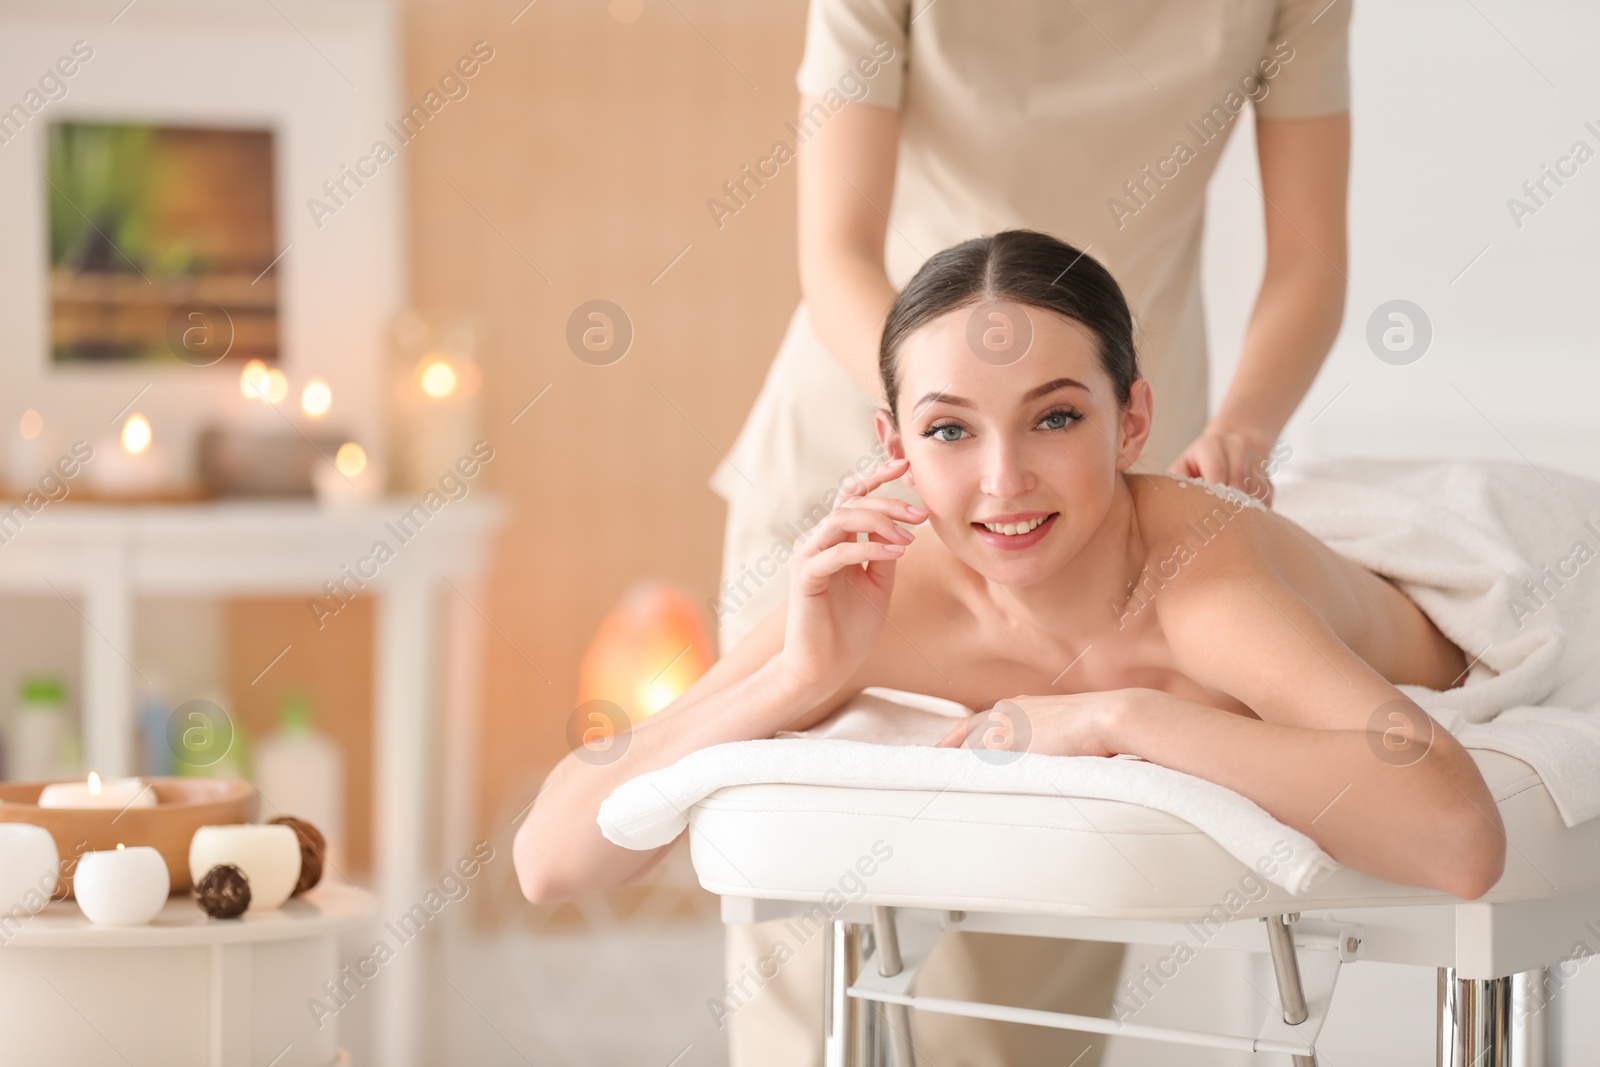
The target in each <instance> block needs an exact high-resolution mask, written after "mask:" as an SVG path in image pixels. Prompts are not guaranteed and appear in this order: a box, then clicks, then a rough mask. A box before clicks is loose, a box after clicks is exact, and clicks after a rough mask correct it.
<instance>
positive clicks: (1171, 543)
mask: <svg viewBox="0 0 1600 1067" xmlns="http://www.w3.org/2000/svg"><path fill="white" fill-rule="evenodd" d="M1128 486H1129V489H1130V490H1131V491H1132V493H1133V500H1134V508H1135V515H1136V516H1137V521H1138V524H1139V535H1140V537H1141V538H1142V539H1143V541H1144V543H1145V549H1146V553H1147V558H1146V565H1147V566H1149V567H1151V568H1153V569H1166V570H1171V569H1172V568H1173V567H1174V566H1188V565H1190V564H1194V563H1201V562H1204V563H1205V564H1206V566H1205V567H1204V570H1205V571H1206V572H1207V573H1210V574H1219V573H1223V572H1238V571H1239V570H1240V569H1241V568H1242V569H1245V570H1254V569H1258V568H1260V567H1263V566H1269V565H1270V564H1271V562H1272V557H1273V556H1274V555H1275V553H1273V552H1272V551H1271V548H1272V546H1273V545H1274V544H1275V543H1277V542H1279V541H1281V540H1282V539H1284V538H1286V537H1293V536H1294V535H1293V534H1292V533H1290V531H1289V530H1287V529H1285V528H1284V524H1285V523H1288V520H1286V519H1283V518H1282V516H1277V515H1274V514H1273V513H1272V512H1271V511H1269V510H1268V509H1267V508H1266V506H1265V505H1263V504H1262V503H1261V502H1260V501H1259V500H1256V499H1255V498H1254V497H1252V496H1250V495H1249V494H1248V493H1245V492H1243V491H1242V490H1239V489H1235V488H1232V487H1231V486H1226V485H1221V484H1218V483H1214V482H1204V481H1201V480H1200V479H1198V478H1177V477H1173V476H1171V475H1165V474H1155V475H1148V474H1146V475H1137V474H1136V475H1129V477H1128ZM1288 525H1289V526H1293V524H1292V523H1288ZM1296 529H1298V527H1296Z"/></svg>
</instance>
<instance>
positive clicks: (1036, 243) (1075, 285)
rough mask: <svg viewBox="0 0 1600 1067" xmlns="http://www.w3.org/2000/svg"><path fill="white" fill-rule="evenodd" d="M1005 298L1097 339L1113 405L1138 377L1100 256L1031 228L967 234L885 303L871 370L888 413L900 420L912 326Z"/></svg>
mask: <svg viewBox="0 0 1600 1067" xmlns="http://www.w3.org/2000/svg"><path fill="white" fill-rule="evenodd" d="M991 300H1007V301H1011V302H1013V303H1017V304H1023V305H1026V306H1029V307H1036V308H1040V309H1042V310H1044V311H1053V312H1055V313H1056V314H1058V315H1061V316H1063V317H1064V318H1068V319H1071V320H1073V321H1074V322H1078V323H1080V324H1082V325H1083V326H1084V327H1085V328H1086V329H1088V330H1089V332H1090V333H1092V334H1094V335H1095V337H1096V338H1097V339H1098V340H1099V350H1100V364H1101V366H1102V367H1104V368H1105V372H1106V374H1107V375H1108V376H1110V378H1111V383H1112V387H1113V388H1114V390H1115V392H1116V396H1117V401H1118V403H1121V404H1126V403H1127V402H1128V398H1129V396H1130V393H1131V389H1132V386H1133V383H1134V382H1135V381H1136V380H1138V378H1139V360H1138V356H1137V354H1136V352H1135V350H1134V343H1133V316H1132V314H1131V313H1130V312H1129V310H1128V302H1127V300H1126V299H1124V298H1123V295H1122V289H1121V287H1120V286H1118V285H1117V281H1116V279H1115V278H1113V277H1112V276H1111V272H1110V271H1108V270H1106V268H1105V267H1104V266H1102V265H1101V264H1100V261H1099V260H1097V259H1095V258H1094V257H1093V256H1091V255H1089V254H1088V253H1086V252H1080V251H1079V250H1078V249H1076V248H1073V247H1072V246H1071V245H1069V244H1067V243H1066V242H1064V241H1060V240H1057V239H1056V238H1054V237H1051V236H1050V235H1049V234H1047V233H1039V232H1038V231H1036V230H1004V231H1002V232H1000V233H996V234H989V235H986V236H983V237H974V238H973V239H972V240H970V241H963V242H961V243H960V244H958V245H955V246H953V247H950V248H946V249H945V250H944V251H942V252H939V253H937V254H935V255H933V256H931V257H929V259H928V261H927V262H926V263H924V264H923V265H922V268H921V269H920V270H918V271H917V273H916V275H915V276H914V277H913V278H912V279H911V280H910V281H909V282H907V283H906V286H905V288H904V289H902V290H900V294H899V295H898V296H896V297H895V300H894V304H893V305H892V306H891V307H890V308H889V315H888V318H887V319H886V320H885V321H884V324H883V337H882V339H881V340H880V341H879V343H878V373H879V375H880V376H881V377H882V379H883V391H884V395H885V396H886V397H888V399H889V415H890V417H891V418H892V419H894V421H895V425H897V426H898V425H899V423H900V412H899V405H898V403H897V401H896V396H895V394H896V393H897V392H898V390H899V385H900V382H899V378H900V374H899V362H898V358H899V351H900V346H901V345H902V344H903V343H904V342H905V339H906V338H907V337H909V336H910V335H911V334H912V333H913V332H914V331H915V330H917V329H918V328H920V327H922V326H925V325H926V324H927V323H929V322H931V321H932V320H933V319H936V318H938V317H939V316H940V315H943V314H945V313H946V312H949V311H955V310H957V309H959V308H963V307H968V306H972V305H976V304H980V303H983V302H986V301H991Z"/></svg>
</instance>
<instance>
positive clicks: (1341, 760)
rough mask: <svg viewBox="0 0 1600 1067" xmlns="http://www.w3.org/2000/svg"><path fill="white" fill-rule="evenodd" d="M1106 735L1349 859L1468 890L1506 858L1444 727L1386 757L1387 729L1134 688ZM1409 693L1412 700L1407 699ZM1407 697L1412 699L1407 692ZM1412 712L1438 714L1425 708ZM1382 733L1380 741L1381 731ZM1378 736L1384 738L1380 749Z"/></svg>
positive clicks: (1404, 881)
mask: <svg viewBox="0 0 1600 1067" xmlns="http://www.w3.org/2000/svg"><path fill="white" fill-rule="evenodd" d="M1126 695H1127V698H1128V699H1127V700H1126V701H1125V702H1124V703H1123V704H1122V709H1121V711H1120V712H1119V713H1117V714H1114V715H1112V716H1111V717H1110V723H1111V725H1110V728H1109V730H1108V732H1107V737H1106V744H1107V745H1108V746H1109V747H1110V748H1111V749H1112V750H1113V751H1118V752H1131V753H1134V754H1135V755H1138V756H1142V757H1143V758H1145V759H1147V760H1149V761H1150V762H1152V763H1159V764H1161V765H1162V766H1163V767H1171V768H1172V769H1174V770H1179V771H1183V772H1184V773H1186V774H1192V775H1194V776H1196V777H1198V778H1204V779H1206V780H1208V781H1212V782H1216V783H1217V784H1218V785H1222V786H1226V787H1227V788H1229V789H1232V790H1233V791H1234V792H1236V793H1240V794H1242V795H1244V796H1247V797H1249V798H1250V799H1251V800H1253V801H1255V802H1256V804H1258V805H1260V807H1261V808H1262V809H1264V810H1265V811H1267V812H1268V813H1270V814H1271V815H1272V817H1273V818H1275V819H1277V820H1278V821H1279V822H1281V823H1284V824H1286V825H1288V826H1292V827H1294V828H1295V829H1296V830H1299V831H1300V832H1301V833H1304V834H1305V835H1307V836H1308V837H1310V838H1311V839H1312V840H1314V841H1316V842H1317V843H1318V844H1319V845H1321V846H1322V848H1323V849H1324V850H1325V851H1326V852H1327V853H1328V854H1329V855H1330V856H1332V857H1333V858H1334V859H1336V860H1338V861H1339V862H1340V863H1343V864H1345V865H1346V866H1349V867H1354V868H1355V869H1357V870H1360V871H1363V872H1365V873H1367V874H1371V875H1373V876H1375V877H1378V878H1382V879H1385V880H1386V881H1391V882H1398V883H1400V884H1401V885H1417V886H1428V887H1430V888H1433V889H1439V890H1442V891H1444V892H1446V893H1451V894H1453V895H1455V896H1458V897H1461V898H1462V899H1464V900H1472V899H1474V898H1476V897H1480V896H1482V895H1483V894H1484V893H1487V892H1488V891H1489V890H1490V889H1492V888H1493V887H1494V884H1495V883H1496V882H1497V881H1499V880H1500V874H1501V872H1502V870H1503V869H1504V866H1505V852H1506V843H1505V829H1504V826H1503V824H1502V823H1501V821H1500V812H1499V809H1498V808H1497V807H1496V806H1495V803H1494V799H1493V797H1491V796H1490V795H1489V790H1488V788H1487V787H1486V786H1485V785H1484V782H1483V777H1482V775H1480V774H1479V773H1478V770H1477V766H1476V765H1475V764H1474V763H1473V762H1472V758H1471V757H1470V756H1469V755H1468V754H1467V752H1466V750H1465V749H1463V748H1462V747H1461V745H1460V743H1459V742H1457V741H1456V739H1455V738H1453V737H1451V736H1450V735H1449V734H1448V733H1446V732H1445V730H1444V729H1443V728H1442V727H1439V726H1438V725H1437V724H1433V725H1432V729H1431V734H1432V738H1431V742H1430V740H1429V739H1428V733H1429V728H1428V726H1427V725H1423V732H1422V736H1421V737H1419V738H1416V739H1415V740H1413V741H1411V742H1409V744H1408V745H1402V744H1401V743H1400V742H1399V741H1398V740H1395V741H1393V742H1391V744H1392V750H1393V751H1395V752H1397V753H1398V752H1404V751H1405V748H1406V747H1410V746H1414V747H1413V748H1412V754H1417V753H1422V752H1424V751H1425V752H1426V754H1425V755H1420V756H1418V757H1417V762H1416V763H1408V762H1406V761H1407V760H1409V759H1410V758H1412V754H1408V755H1405V756H1403V757H1397V756H1390V757H1389V758H1388V759H1385V758H1380V757H1379V756H1377V755H1376V748H1381V747H1382V746H1383V745H1384V744H1385V740H1384V735H1383V734H1382V733H1381V732H1380V733H1376V734H1369V732H1367V731H1365V730H1360V729H1339V730H1330V729H1311V728H1305V727H1296V726H1284V725H1281V724H1279V723H1275V722H1267V721H1261V720H1257V719H1249V718H1246V717H1244V716H1242V715H1235V714H1233V713H1232V712H1227V711H1222V710H1220V709H1217V708H1213V707H1209V706H1207V705H1203V704H1196V703H1194V702H1193V701H1188V700H1184V699H1182V698H1180V697H1175V696H1173V695H1171V694H1170V693H1164V692H1160V691H1158V690H1154V689H1144V690H1130V691H1127V694H1126ZM1398 699H1404V698H1398ZM1407 703H1410V702H1409V701H1407ZM1411 707H1412V708H1413V709H1415V710H1414V711H1412V712H1411V713H1410V715H1408V716H1407V719H1408V720H1409V721H1410V722H1413V723H1418V724H1425V723H1431V720H1429V719H1427V717H1426V714H1425V713H1424V712H1423V711H1422V709H1421V708H1419V707H1416V705H1415V704H1412V705H1411ZM1374 738H1376V740H1374ZM1375 746H1376V747H1375Z"/></svg>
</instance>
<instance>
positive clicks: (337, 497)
mask: <svg viewBox="0 0 1600 1067" xmlns="http://www.w3.org/2000/svg"><path fill="white" fill-rule="evenodd" d="M384 479H385V472H384V469H383V467H382V466H381V465H380V464H378V463H377V462H376V461H374V460H372V459H369V458H368V456H367V450H366V449H364V448H362V447H361V446H360V445H358V444H357V443H356V442H354V441H346V442H345V443H344V444H342V445H340V446H339V451H338V452H336V453H334V456H333V462H332V463H324V462H321V461H318V462H317V464H316V466H314V467H312V468H311V484H312V486H313V487H314V488H315V489H316V493H317V500H318V501H319V502H320V503H322V504H323V505H324V506H325V507H330V508H335V509H337V508H346V507H348V508H354V507H360V506H362V505H365V504H369V503H371V502H372V501H374V500H376V499H378V497H380V496H381V495H383V483H384Z"/></svg>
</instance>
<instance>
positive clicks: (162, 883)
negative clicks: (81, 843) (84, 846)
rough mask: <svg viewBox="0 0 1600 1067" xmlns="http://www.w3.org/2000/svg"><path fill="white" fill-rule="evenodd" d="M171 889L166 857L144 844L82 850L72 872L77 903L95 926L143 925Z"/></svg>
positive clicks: (73, 890) (159, 908)
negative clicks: (101, 849) (93, 850)
mask: <svg viewBox="0 0 1600 1067" xmlns="http://www.w3.org/2000/svg"><path fill="white" fill-rule="evenodd" d="M171 892H172V879H171V877H170V876H169V875H168V874H167V862H166V860H164V859H162V858H161V853H160V852H157V851H156V850H155V849H153V848H149V847H147V846H144V845H135V846H134V847H133V848H124V847H122V846H121V845H118V846H117V847H116V848H115V849H107V850H106V851H104V852H85V853H84V854H83V856H82V857H80V858H79V860H78V868H77V870H76V871H74V872H73V875H72V894H73V896H75V897H77V898H78V907H80V908H82V909H83V914H84V915H86V916H88V919H89V921H90V922H92V923H94V924H95V925H96V926H143V925H144V924H145V923H147V922H149V921H150V920H151V919H154V918H155V917H156V915H157V914H158V913H159V912H160V911H161V909H162V907H163V906H164V905H165V904H166V903H167V895H168V894H169V893H171Z"/></svg>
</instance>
